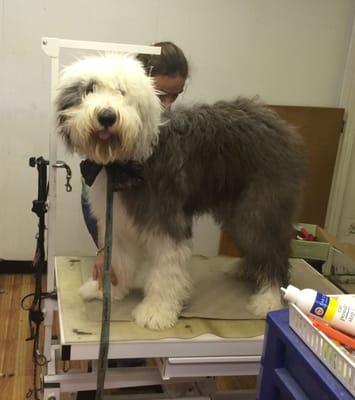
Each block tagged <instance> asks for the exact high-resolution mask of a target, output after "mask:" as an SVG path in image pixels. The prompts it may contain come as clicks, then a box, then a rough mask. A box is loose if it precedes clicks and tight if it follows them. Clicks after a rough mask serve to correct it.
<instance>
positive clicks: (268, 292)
mask: <svg viewBox="0 0 355 400" xmlns="http://www.w3.org/2000/svg"><path fill="white" fill-rule="evenodd" d="M280 308H284V304H283V302H282V300H281V295H280V292H279V290H278V288H276V287H268V288H262V289H261V290H259V292H257V293H256V294H254V295H253V296H252V297H251V300H250V303H249V304H248V306H247V309H248V310H249V311H250V312H251V313H252V314H254V315H255V316H257V317H260V318H265V316H266V314H267V313H268V312H270V311H274V310H279V309H280Z"/></svg>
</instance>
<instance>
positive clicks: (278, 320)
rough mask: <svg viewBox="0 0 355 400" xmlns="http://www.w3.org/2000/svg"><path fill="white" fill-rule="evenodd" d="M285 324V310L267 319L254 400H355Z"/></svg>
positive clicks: (271, 314) (286, 311) (287, 318)
mask: <svg viewBox="0 0 355 400" xmlns="http://www.w3.org/2000/svg"><path fill="white" fill-rule="evenodd" d="M288 321H289V311H288V309H284V310H280V311H274V312H271V313H269V314H268V316H267V319H266V328H265V341H264V349H263V355H262V358H261V368H260V375H259V380H258V389H257V400H340V399H341V400H354V397H353V396H352V395H351V393H350V392H349V391H348V390H347V389H346V388H345V387H344V386H343V385H342V383H341V382H340V381H339V380H338V379H337V378H336V377H335V376H334V375H333V374H332V373H331V372H330V371H329V370H328V369H327V368H326V367H325V366H324V365H323V364H322V362H321V361H320V360H319V359H318V358H317V357H316V356H315V355H314V354H313V353H312V351H311V350H310V349H309V348H308V347H307V346H306V345H305V344H304V343H303V342H302V340H301V339H300V338H299V337H298V336H297V335H296V334H295V333H294V332H293V331H292V329H291V328H290V327H289V324H288Z"/></svg>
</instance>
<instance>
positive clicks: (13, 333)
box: [0, 274, 256, 400]
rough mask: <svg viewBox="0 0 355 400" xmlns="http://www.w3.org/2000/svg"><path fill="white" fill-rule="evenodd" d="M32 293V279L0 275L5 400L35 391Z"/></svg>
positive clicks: (237, 385)
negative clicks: (28, 303)
mask: <svg viewBox="0 0 355 400" xmlns="http://www.w3.org/2000/svg"><path fill="white" fill-rule="evenodd" d="M33 290H34V281H33V277H32V276H31V275H3V274H0V316H1V317H0V398H1V399H4V400H5V399H6V400H23V399H25V398H26V393H27V392H28V390H29V389H30V388H32V387H33V383H32V380H33V364H32V344H33V342H32V341H27V342H26V340H25V339H26V338H27V337H28V336H29V326H28V313H27V312H26V311H24V310H22V309H21V307H20V302H21V299H22V298H23V297H24V296H26V295H27V294H29V293H32V292H33ZM217 386H218V389H219V390H230V389H254V388H255V387H256V378H255V377H238V378H230V377H228V378H219V379H218V381H217ZM31 399H34V397H31ZM69 399H70V400H71V399H75V396H73V395H69V394H67V395H63V396H62V400H69Z"/></svg>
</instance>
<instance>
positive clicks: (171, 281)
mask: <svg viewBox="0 0 355 400" xmlns="http://www.w3.org/2000/svg"><path fill="white" fill-rule="evenodd" d="M147 251H148V254H149V258H150V259H151V265H150V271H149V272H148V275H147V281H146V282H145V286H144V294H145V297H144V299H143V301H142V302H141V303H140V304H139V305H138V306H137V307H136V308H135V310H134V311H133V317H134V319H135V321H136V322H137V323H138V324H139V325H141V326H144V327H147V328H150V329H167V328H171V327H172V326H174V325H175V323H176V321H177V319H178V317H179V314H180V312H181V309H182V307H183V304H184V302H185V301H186V300H187V299H188V297H189V294H190V289H191V281H190V277H189V274H188V273H187V270H186V264H187V261H188V260H189V258H190V256H191V249H190V247H189V246H188V245H187V243H185V242H180V243H176V242H175V241H173V240H171V239H170V238H169V237H161V236H159V237H158V236H153V237H150V238H148V240H147Z"/></svg>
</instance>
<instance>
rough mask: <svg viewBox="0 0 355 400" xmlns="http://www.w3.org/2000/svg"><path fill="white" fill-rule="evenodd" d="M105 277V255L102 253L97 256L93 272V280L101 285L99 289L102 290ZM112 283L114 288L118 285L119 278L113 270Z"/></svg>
mask: <svg viewBox="0 0 355 400" xmlns="http://www.w3.org/2000/svg"><path fill="white" fill-rule="evenodd" d="M103 277H104V254H103V253H100V254H98V255H97V256H96V260H95V265H94V269H93V272H92V278H93V279H94V280H95V281H98V283H99V289H100V290H101V289H102V282H103ZM111 283H112V285H113V286H116V285H117V284H118V279H117V276H116V274H115V272H114V270H113V269H112V268H111Z"/></svg>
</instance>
